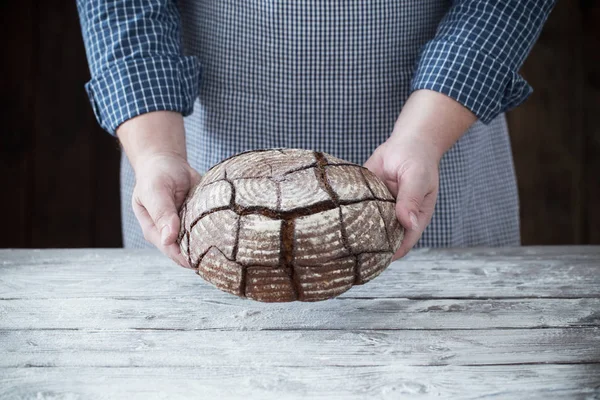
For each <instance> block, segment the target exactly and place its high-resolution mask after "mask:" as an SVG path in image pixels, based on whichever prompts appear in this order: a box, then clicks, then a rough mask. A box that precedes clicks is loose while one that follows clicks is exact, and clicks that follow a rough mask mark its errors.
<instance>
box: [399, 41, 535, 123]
mask: <svg viewBox="0 0 600 400" xmlns="http://www.w3.org/2000/svg"><path fill="white" fill-rule="evenodd" d="M419 89H429V90H433V91H436V92H439V93H443V94H445V95H446V96H449V97H451V98H453V99H454V100H456V101H458V102H459V103H461V104H462V105H464V106H465V107H467V108H468V109H470V110H471V111H472V112H473V113H474V114H475V115H476V116H477V118H479V120H481V122H483V123H484V124H487V123H489V122H490V121H492V120H493V119H494V118H495V117H496V116H498V115H499V114H500V113H502V112H504V111H507V110H509V109H511V108H513V107H516V106H518V105H519V104H521V103H522V102H523V101H525V99H527V97H529V95H530V94H531V92H532V91H533V90H532V88H531V86H529V84H527V82H525V80H524V79H523V78H522V77H521V76H520V75H519V74H518V73H516V72H514V71H512V70H511V69H510V68H509V67H508V66H507V65H506V64H504V63H502V62H501V61H499V60H497V59H496V58H494V57H492V56H490V55H488V54H486V53H484V52H482V51H480V50H476V49H473V48H470V47H468V46H465V45H461V44H457V43H453V42H449V41H445V40H432V41H430V42H428V43H427V44H426V45H425V47H424V49H423V52H422V54H421V57H420V60H419V63H418V65H417V70H416V72H415V75H414V77H413V79H412V83H411V92H413V91H415V90H419Z"/></svg>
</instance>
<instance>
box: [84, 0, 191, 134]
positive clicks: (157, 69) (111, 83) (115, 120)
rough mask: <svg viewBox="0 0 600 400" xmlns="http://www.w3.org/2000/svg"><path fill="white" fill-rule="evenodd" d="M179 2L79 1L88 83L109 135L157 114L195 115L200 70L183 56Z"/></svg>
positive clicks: (167, 0) (88, 91)
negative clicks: (129, 122) (136, 119)
mask: <svg viewBox="0 0 600 400" xmlns="http://www.w3.org/2000/svg"><path fill="white" fill-rule="evenodd" d="M175 3H176V1H175V0H77V8H78V11H79V20H80V23H81V30H82V33H83V40H84V44H85V48H86V54H87V58H88V63H89V67H90V72H91V80H90V81H89V82H88V83H87V84H86V85H85V89H86V91H87V94H88V97H89V99H90V102H91V104H92V108H93V109H94V113H95V115H96V118H97V120H98V122H99V123H100V125H101V126H102V128H103V129H105V130H106V131H108V132H109V133H111V134H114V133H115V130H116V129H117V127H118V126H119V125H120V124H121V123H123V122H125V121H126V120H128V119H130V118H133V117H135V116H137V115H140V114H143V113H146V112H150V111H158V110H168V111H178V112H180V113H182V114H183V115H184V116H186V115H189V114H191V112H192V110H193V104H194V101H195V99H196V97H197V96H198V84H199V76H200V66H199V63H198V60H197V58H195V57H191V56H184V55H183V53H182V45H181V23H180V15H179V10H178V9H177V6H176V4H175Z"/></svg>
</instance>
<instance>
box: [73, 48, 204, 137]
mask: <svg viewBox="0 0 600 400" xmlns="http://www.w3.org/2000/svg"><path fill="white" fill-rule="evenodd" d="M199 79H200V66H199V62H198V59H197V58H196V57H191V56H190V57H168V56H156V57H152V58H140V59H128V60H125V61H119V62H117V63H115V64H114V65H113V66H112V67H110V68H108V69H106V70H104V71H103V72H102V73H101V74H99V75H98V76H95V77H93V78H92V80H90V81H89V82H88V83H87V84H86V85H85V89H86V92H87V94H88V97H89V99H90V103H91V104H92V108H93V110H94V114H95V116H96V119H97V120H98V123H99V124H100V126H101V127H102V128H103V129H104V130H106V131H107V132H109V133H111V134H113V135H114V134H115V130H116V129H117V127H118V126H119V125H121V124H122V123H123V122H125V121H127V120H128V119H130V118H133V117H135V116H137V115H140V114H144V113H147V112H151V111H177V112H180V113H182V114H183V115H184V116H187V115H189V114H191V113H192V111H193V107H194V101H195V100H196V98H197V97H198V90H199V89H198V85H199Z"/></svg>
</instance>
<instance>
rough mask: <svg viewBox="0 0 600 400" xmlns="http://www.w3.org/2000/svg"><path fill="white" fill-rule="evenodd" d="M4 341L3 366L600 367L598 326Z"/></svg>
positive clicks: (91, 335) (89, 334)
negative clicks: (256, 363)
mask: <svg viewBox="0 0 600 400" xmlns="http://www.w3.org/2000/svg"><path fill="white" fill-rule="evenodd" d="M251 315H252V314H251V313H248V316H249V317H251ZM238 317H239V318H246V317H243V316H241V315H238ZM0 340H1V341H2V343H3V350H4V355H3V357H2V358H0V369H1V368H26V367H35V366H38V367H42V366H43V367H48V368H57V367H108V366H112V367H157V368H165V367H201V366H204V367H210V368H213V367H232V366H235V365H236V364H237V365H240V366H243V365H252V364H253V363H254V361H256V359H257V357H258V356H257V354H256V353H260V354H261V356H260V358H261V359H263V360H269V365H270V366H273V367H285V366H290V365H296V364H298V365H300V364H301V365H302V367H303V368H310V367H314V368H318V367H325V366H328V367H338V366H341V365H343V366H347V367H360V366H365V365H368V366H378V365H397V366H434V365H435V366H443V365H455V366H459V365H461V366H476V365H479V366H485V365H507V364H515V363H528V364H544V363H545V364H548V363H553V364H557V363H562V364H565V363H575V364H582V363H600V328H598V327H594V328H582V329H552V328H549V329H536V330H527V329H492V330H481V331H473V330H452V331H424V330H415V331H383V330H379V331H373V330H344V331H343V332H340V331H339V330H323V331H305V330H291V329H290V330H286V331H256V332H248V331H242V330H234V331H172V330H76V331H70V330H57V331H40V330H27V331H22V330H19V331H0ZM273 343H277V345H276V346H274V345H273ZM316 343H319V345H318V346H315V344H316ZM116 349H118V351H115V350H116Z"/></svg>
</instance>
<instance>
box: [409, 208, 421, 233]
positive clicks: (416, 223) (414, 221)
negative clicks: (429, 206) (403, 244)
mask: <svg viewBox="0 0 600 400" xmlns="http://www.w3.org/2000/svg"><path fill="white" fill-rule="evenodd" d="M408 217H409V218H410V223H411V224H412V230H413V231H416V230H418V229H419V220H418V219H417V216H416V215H415V213H412V212H411V213H410V214H408Z"/></svg>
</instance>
